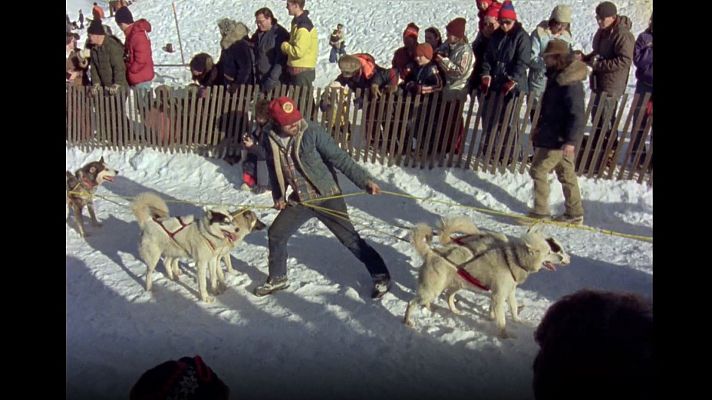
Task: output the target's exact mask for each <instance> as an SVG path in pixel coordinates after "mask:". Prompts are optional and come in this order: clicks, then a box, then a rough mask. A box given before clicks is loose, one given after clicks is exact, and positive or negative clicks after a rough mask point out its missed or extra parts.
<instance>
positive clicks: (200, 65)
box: [190, 53, 213, 73]
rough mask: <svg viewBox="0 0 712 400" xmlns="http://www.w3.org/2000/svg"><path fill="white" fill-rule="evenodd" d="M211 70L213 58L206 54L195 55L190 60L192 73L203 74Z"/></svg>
mask: <svg viewBox="0 0 712 400" xmlns="http://www.w3.org/2000/svg"><path fill="white" fill-rule="evenodd" d="M212 68H213V58H212V57H211V56H210V54H208V53H200V54H196V55H195V56H194V57H193V58H192V59H191V60H190V69H191V70H192V71H195V72H198V73H203V72H205V71H209V70H211V69H212Z"/></svg>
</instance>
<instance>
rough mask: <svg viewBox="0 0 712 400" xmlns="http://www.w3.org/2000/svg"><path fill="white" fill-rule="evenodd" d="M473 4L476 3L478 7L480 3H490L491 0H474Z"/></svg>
mask: <svg viewBox="0 0 712 400" xmlns="http://www.w3.org/2000/svg"><path fill="white" fill-rule="evenodd" d="M475 4H476V5H477V8H478V9H480V8H481V7H482V5H487V6H489V5H491V4H492V0H475Z"/></svg>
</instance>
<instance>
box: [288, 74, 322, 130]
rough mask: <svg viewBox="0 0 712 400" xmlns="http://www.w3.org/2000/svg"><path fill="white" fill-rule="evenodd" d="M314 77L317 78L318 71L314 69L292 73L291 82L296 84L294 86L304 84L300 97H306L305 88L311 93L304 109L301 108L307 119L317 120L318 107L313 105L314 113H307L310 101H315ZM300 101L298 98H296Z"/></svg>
mask: <svg viewBox="0 0 712 400" xmlns="http://www.w3.org/2000/svg"><path fill="white" fill-rule="evenodd" d="M314 79H316V72H315V71H314V70H313V69H312V70H308V71H304V72H300V73H298V74H296V75H290V76H289V84H290V85H294V86H303V87H302V89H301V92H300V95H299V96H300V97H301V98H303V97H304V94H303V93H304V90H306V91H307V92H308V93H309V95H308V96H307V102H306V103H305V104H304V106H303V107H304V108H305V109H304V110H299V111H301V113H302V116H303V117H304V118H305V119H311V120H316V115H317V107H312V115H311V116H309V115H307V114H306V111H307V110H306V108H308V107H309V104H310V103H312V104H313V103H314V93H313V86H312V85H313V84H314ZM295 100H297V101H299V100H298V99H295Z"/></svg>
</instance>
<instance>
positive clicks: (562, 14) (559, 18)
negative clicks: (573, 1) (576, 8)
mask: <svg viewBox="0 0 712 400" xmlns="http://www.w3.org/2000/svg"><path fill="white" fill-rule="evenodd" d="M552 19H553V20H554V21H556V22H561V23H562V24H570V23H571V6H567V5H566V4H559V5H558V6H556V7H554V10H553V11H552V12H551V16H550V17H549V20H552Z"/></svg>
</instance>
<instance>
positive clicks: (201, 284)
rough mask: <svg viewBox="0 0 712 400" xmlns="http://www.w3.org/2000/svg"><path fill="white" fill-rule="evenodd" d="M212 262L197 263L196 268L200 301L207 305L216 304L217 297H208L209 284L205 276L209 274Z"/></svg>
mask: <svg viewBox="0 0 712 400" xmlns="http://www.w3.org/2000/svg"><path fill="white" fill-rule="evenodd" d="M209 264H210V262H205V261H198V262H196V267H197V269H198V292H199V293H200V300H202V301H204V302H206V303H213V302H215V297H213V296H209V295H208V288H207V286H208V282H207V277H206V276H205V275H206V273H207V272H208V271H207V269H208V268H210V266H209Z"/></svg>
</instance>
